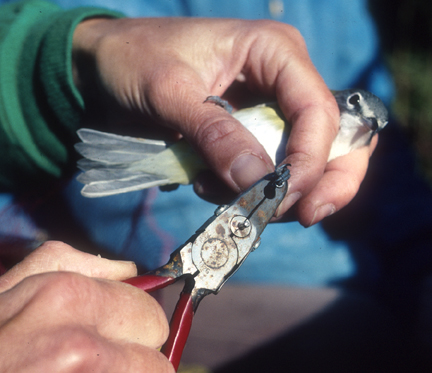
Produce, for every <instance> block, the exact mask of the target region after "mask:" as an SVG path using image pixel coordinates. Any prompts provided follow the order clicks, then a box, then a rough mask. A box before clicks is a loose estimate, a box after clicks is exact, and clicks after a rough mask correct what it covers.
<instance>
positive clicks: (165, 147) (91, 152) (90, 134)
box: [75, 89, 388, 198]
mask: <svg viewBox="0 0 432 373" xmlns="http://www.w3.org/2000/svg"><path fill="white" fill-rule="evenodd" d="M332 93H333V95H334V97H335V99H336V102H337V104H338V107H339V111H340V126H339V131H338V133H337V135H336V137H335V139H334V141H333V143H332V146H331V150H330V154H329V158H328V162H330V161H332V160H333V159H335V158H337V157H340V156H343V155H345V154H348V153H349V152H351V151H353V150H355V149H357V148H360V147H362V146H367V145H369V144H370V142H371V140H372V138H373V137H374V136H375V134H377V133H378V132H379V131H380V130H382V129H383V128H384V127H385V126H386V125H387V122H388V111H387V109H386V107H385V105H384V103H383V102H382V101H381V99H380V98H378V97H377V96H375V95H373V94H372V93H370V92H368V91H365V90H362V89H346V90H341V91H332ZM207 101H210V102H212V101H213V102H214V103H215V104H218V105H221V106H224V107H226V108H227V110H229V108H228V107H229V104H228V103H227V102H226V101H224V100H222V99H221V98H219V97H218V96H210V97H208V98H207V99H206V101H204V102H207ZM232 115H233V117H234V118H236V119H237V120H239V121H240V122H241V123H242V124H243V125H244V126H245V127H246V128H247V129H248V130H249V131H251V132H252V134H253V135H254V136H255V137H256V138H257V139H258V141H259V142H260V143H261V144H262V145H263V147H264V148H265V150H266V151H267V153H268V154H269V156H270V157H271V159H272V161H273V163H274V164H275V165H277V164H279V163H280V162H281V161H282V160H283V159H284V158H285V157H286V155H285V149H286V143H287V141H288V136H289V132H290V125H289V123H288V122H287V120H286V119H285V118H284V116H283V114H282V111H281V109H280V108H279V106H278V105H277V103H266V104H260V105H257V106H253V107H249V108H245V109H241V110H238V111H236V112H235V113H233V114H232ZM77 134H78V136H79V138H80V139H81V142H79V143H77V144H75V149H76V150H77V152H78V153H79V154H80V155H81V156H83V158H82V159H80V160H79V161H78V163H77V166H78V168H79V169H81V170H82V171H83V172H82V173H81V174H80V175H78V177H77V180H78V181H79V182H80V183H82V184H84V187H83V188H82V190H81V194H82V195H83V196H84V197H89V198H94V197H104V196H110V195H115V194H120V193H126V192H131V191H137V190H142V189H146V188H151V187H156V186H159V187H162V188H167V189H168V190H169V189H170V186H176V185H178V184H190V183H192V182H193V180H194V178H195V177H196V176H197V174H198V173H199V172H200V171H202V170H204V169H206V168H207V166H206V164H205V163H204V161H203V160H202V159H201V158H200V156H199V155H198V154H197V153H196V152H195V151H194V150H193V148H192V146H190V145H189V144H188V143H187V142H186V140H185V139H181V140H179V141H177V142H174V143H168V142H166V141H163V140H154V139H142V138H137V137H130V136H120V135H116V134H113V133H106V132H101V131H96V130H94V129H90V128H81V129H79V130H78V131H77Z"/></svg>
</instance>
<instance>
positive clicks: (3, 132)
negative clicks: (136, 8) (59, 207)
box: [0, 0, 121, 191]
mask: <svg viewBox="0 0 432 373" xmlns="http://www.w3.org/2000/svg"><path fill="white" fill-rule="evenodd" d="M96 16H107V17H121V14H119V13H117V12H112V11H109V10H105V9H98V8H76V9H72V10H68V11H64V10H61V9H60V8H59V7H57V6H56V5H54V4H51V3H49V2H46V1H41V0H32V1H21V2H16V3H12V4H9V5H5V6H2V7H0V191H13V190H17V189H23V188H29V187H33V186H35V187H36V186H38V185H41V184H44V183H45V182H46V181H49V180H51V179H53V178H58V177H60V176H62V175H63V174H64V173H65V172H66V171H67V170H68V167H70V166H71V160H72V159H74V153H73V147H72V144H73V143H74V142H76V137H75V136H76V135H75V131H76V129H77V128H78V125H79V122H80V119H81V117H82V115H83V112H84V102H83V99H82V97H81V96H80V94H79V92H78V91H77V89H76V88H75V86H74V84H73V78H72V58H71V54H72V36H73V32H74V29H75V27H76V26H77V24H78V23H79V22H81V21H82V20H84V19H85V18H90V17H96Z"/></svg>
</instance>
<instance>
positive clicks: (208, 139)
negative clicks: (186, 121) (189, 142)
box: [194, 118, 236, 148]
mask: <svg viewBox="0 0 432 373" xmlns="http://www.w3.org/2000/svg"><path fill="white" fill-rule="evenodd" d="M235 130H236V126H235V125H234V124H233V123H232V121H227V120H226V119H224V118H220V119H216V120H207V121H205V122H204V123H203V124H202V125H201V126H198V127H197V128H196V132H195V135H194V137H195V140H196V141H197V142H198V143H199V144H201V146H202V147H203V148H207V147H208V148H213V147H215V146H216V145H217V144H218V143H219V142H220V141H221V140H223V139H225V138H227V137H230V136H231V135H233V134H234V133H235Z"/></svg>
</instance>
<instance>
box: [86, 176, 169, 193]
mask: <svg viewBox="0 0 432 373" xmlns="http://www.w3.org/2000/svg"><path fill="white" fill-rule="evenodd" d="M168 182H169V181H168V180H167V179H165V178H161V177H160V176H158V175H135V176H134V177H130V178H124V179H120V180H107V181H100V182H91V183H90V184H86V185H85V186H84V188H83V189H82V190H81V194H82V195H83V196H84V197H89V198H96V197H105V196H111V195H114V194H119V193H126V192H133V191H137V190H141V189H145V188H151V187H154V186H160V185H165V184H167V183H168Z"/></svg>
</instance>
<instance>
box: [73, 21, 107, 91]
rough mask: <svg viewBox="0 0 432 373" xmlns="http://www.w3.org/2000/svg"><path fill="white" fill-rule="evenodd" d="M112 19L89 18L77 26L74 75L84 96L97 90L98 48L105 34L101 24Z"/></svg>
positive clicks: (74, 44) (76, 84)
mask: <svg viewBox="0 0 432 373" xmlns="http://www.w3.org/2000/svg"><path fill="white" fill-rule="evenodd" d="M110 21H112V18H105V17H96V18H89V19H85V20H84V21H82V22H81V23H79V24H78V26H77V27H76V28H75V31H74V34H73V41H72V76H73V82H74V84H75V87H76V88H77V89H78V91H79V92H80V94H81V95H82V96H83V97H84V98H85V97H87V96H89V95H90V96H91V95H92V93H94V91H95V86H96V80H95V77H96V76H97V70H96V50H97V45H98V43H99V41H100V40H101V37H102V36H103V34H104V33H103V32H102V31H101V29H102V27H101V26H102V25H104V24H106V23H108V22H110Z"/></svg>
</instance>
